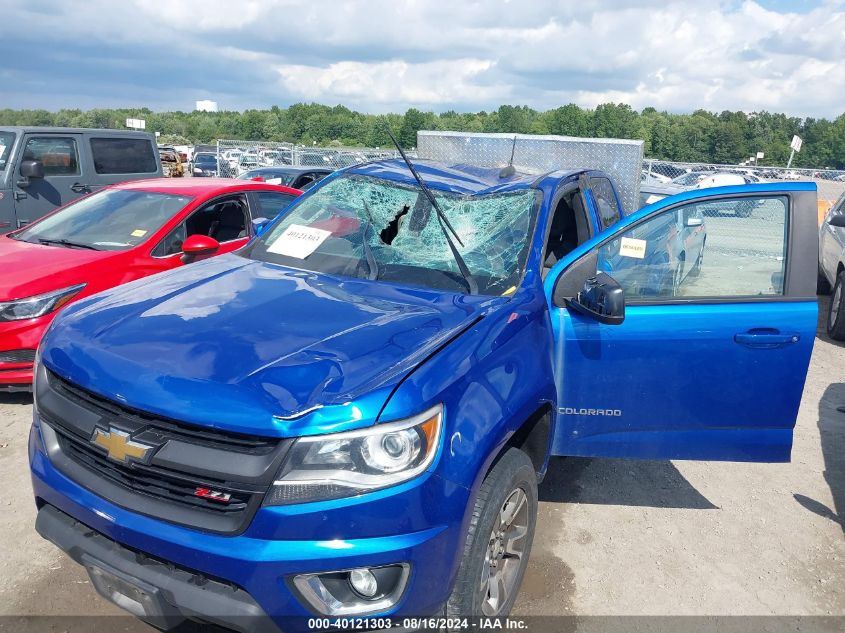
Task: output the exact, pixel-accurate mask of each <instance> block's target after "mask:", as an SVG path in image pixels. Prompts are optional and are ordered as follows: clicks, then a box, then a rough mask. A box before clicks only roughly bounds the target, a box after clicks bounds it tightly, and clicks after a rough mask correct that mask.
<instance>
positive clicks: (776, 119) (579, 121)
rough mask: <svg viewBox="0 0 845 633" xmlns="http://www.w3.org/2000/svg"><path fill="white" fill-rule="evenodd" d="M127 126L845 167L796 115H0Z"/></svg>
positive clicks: (842, 125)
mask: <svg viewBox="0 0 845 633" xmlns="http://www.w3.org/2000/svg"><path fill="white" fill-rule="evenodd" d="M127 118H140V119H145V120H146V125H147V130H148V131H155V132H160V133H161V139H162V141H166V142H170V143H176V144H194V143H208V142H213V141H214V140H215V139H218V138H227V139H243V140H266V141H288V142H292V143H301V144H305V145H312V144H314V143H316V144H317V145H320V146H353V147H355V146H357V147H387V146H390V139H389V137H388V136H387V134H386V133H385V126H388V125H389V126H390V128H391V129H392V130H393V131H394V132H395V133H396V134H397V135H398V138H399V140H400V142H401V143H402V145H404V146H405V147H406V148H411V147H413V146H414V145H415V144H416V133H417V131H418V130H457V131H465V132H509V133H513V132H517V133H522V134H561V135H568V136H587V137H598V138H627V139H642V140H643V141H645V155H646V156H647V157H649V158H656V159H662V160H669V161H678V162H703V163H727V164H733V163H738V162H741V161H744V160H747V159H748V157H749V156H754V155H756V153H757V152H763V153H764V154H765V157H764V158H763V159H762V160H760V161H759V164H761V165H785V164H786V162H787V160H788V158H789V154H790V147H789V144H790V141H791V140H792V136H793V135H795V134H797V135H799V136H801V137H802V139H803V140H804V146H803V148H802V150H801V152H800V153H799V154H797V155H796V156H795V159H794V161H793V165H794V166H796V167H810V168H819V169H821V168H829V169H845V114H842V115H840V116H839V117H837V118H836V119H834V120H833V121H830V120H828V119H815V118H804V119H802V118H799V117H790V116H787V115H785V114H778V113H771V112H753V113H751V114H747V113H745V112H730V111H728V110H725V111H724V112H721V113H714V112H708V111H705V110H696V111H695V112H693V113H692V114H673V113H669V112H665V111H662V112H661V111H658V110H656V109H655V108H645V109H644V110H642V111H641V112H638V111H636V110H634V109H632V108H631V107H630V106H629V105H626V104H617V103H604V104H601V105H599V106H597V107H596V108H595V109H588V108H582V107H579V106H577V105H575V104H569V105H565V106H561V107H559V108H554V109H552V110H546V111H543V112H541V111H538V110H535V109H533V108H529V107H527V106H510V105H503V106H500V107H499V108H498V109H497V110H493V111H490V112H486V111H481V112H456V111H454V110H449V111H447V112H441V113H434V112H424V111H420V110H417V109H415V108H410V109H409V110H407V111H406V112H405V113H404V114H384V115H373V114H365V113H362V112H356V111H353V110H350V109H349V108H346V107H344V106H340V105H338V106H326V105H321V104H317V103H297V104H294V105H291V106H290V107H288V108H280V107H278V106H273V107H272V108H270V109H269V110H246V111H244V112H238V111H222V112H200V111H194V112H178V111H177V112H153V111H152V110H150V109H148V108H125V109H102V108H98V109H93V110H87V111H83V110H73V109H65V110H59V111H57V112H49V111H47V110H11V109H0V125H48V126H67V127H101V128H113V129H117V128H123V127H124V125H125V122H126V119H127Z"/></svg>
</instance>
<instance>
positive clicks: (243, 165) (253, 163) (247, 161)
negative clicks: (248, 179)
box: [236, 154, 263, 175]
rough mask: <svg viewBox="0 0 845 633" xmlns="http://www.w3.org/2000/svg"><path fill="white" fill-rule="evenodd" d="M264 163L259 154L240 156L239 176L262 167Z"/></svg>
mask: <svg viewBox="0 0 845 633" xmlns="http://www.w3.org/2000/svg"><path fill="white" fill-rule="evenodd" d="M261 165H263V162H262V160H261V157H260V156H259V155H258V154H241V155H240V156H238V166H237V170H236V171H237V174H238V175H240V174H242V173H244V172H247V171H249V170H250V169H256V168H258V167H261Z"/></svg>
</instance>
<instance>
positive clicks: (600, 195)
mask: <svg viewBox="0 0 845 633" xmlns="http://www.w3.org/2000/svg"><path fill="white" fill-rule="evenodd" d="M590 189H592V190H593V196H594V197H595V200H596V206H597V207H598V210H599V219H600V220H601V227H602V229H606V228H608V227H610V226H613V225H614V224H616V223H617V222H618V221H619V218H620V217H621V214H620V213H619V204H618V202H617V200H616V195H615V194H614V193H613V185H612V184H610V181H609V180H608V179H607V178H590Z"/></svg>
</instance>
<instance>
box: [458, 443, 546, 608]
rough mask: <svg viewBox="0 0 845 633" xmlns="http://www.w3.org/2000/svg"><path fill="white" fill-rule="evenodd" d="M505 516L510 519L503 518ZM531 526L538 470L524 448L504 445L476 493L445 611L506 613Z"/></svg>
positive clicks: (525, 558)
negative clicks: (506, 521)
mask: <svg viewBox="0 0 845 633" xmlns="http://www.w3.org/2000/svg"><path fill="white" fill-rule="evenodd" d="M517 506H518V507H517ZM508 516H510V517H511V522H510V523H503V519H506V518H507V517H508ZM536 525H537V473H536V472H535V471H534V465H533V464H532V463H531V460H530V459H529V458H528V456H527V455H526V454H525V453H523V452H522V451H521V450H519V449H516V448H511V449H508V451H507V452H506V453H505V454H504V455H503V456H502V457H501V459H500V460H499V461H498V462H497V463H496V465H495V466H493V469H492V470H491V471H490V472H489V473H488V474H487V476H486V477H485V478H484V482H483V483H482V484H481V489H480V490H479V492H478V498H477V499H476V501H475V507H474V508H473V511H472V518H471V520H470V525H469V533H468V534H467V540H466V544H465V546H464V552H463V556H462V557H461V563H460V567H459V568H458V576H457V579H456V581H455V587H454V588H453V589H452V594H451V595H450V596H449V600H448V602H447V603H446V615H447V616H455V617H457V616H460V617H469V616H491V617H495V616H506V615H507V614H508V613H510V610H511V608H512V607H513V604H514V602H515V601H516V596H517V594H518V593H519V587H520V585H521V584H522V578H523V576H524V575H525V569H526V567H527V566H528V556H529V554H530V553H531V543H532V542H533V541H534V529H535V527H536ZM503 526H505V529H501V528H502V527H503ZM508 534H510V535H511V537H510V538H508ZM508 550H509V551H508ZM491 553H492V554H493V555H494V558H493V560H492V561H491V560H490V556H491ZM494 563H495V565H494ZM497 580H498V581H500V582H497ZM491 588H493V590H492V591H491ZM496 594H498V596H497V595H496Z"/></svg>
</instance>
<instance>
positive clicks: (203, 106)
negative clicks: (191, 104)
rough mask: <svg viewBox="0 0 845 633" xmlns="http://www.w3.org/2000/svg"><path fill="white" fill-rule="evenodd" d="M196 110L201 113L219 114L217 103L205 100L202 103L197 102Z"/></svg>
mask: <svg viewBox="0 0 845 633" xmlns="http://www.w3.org/2000/svg"><path fill="white" fill-rule="evenodd" d="M195 109H196V110H199V111H200V112H217V102H216V101H208V100H206V99H203V100H202V101H197V107H196V108H195Z"/></svg>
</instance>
